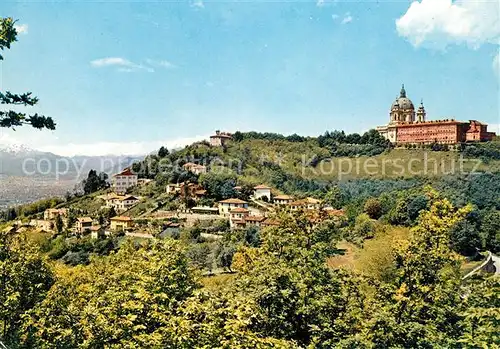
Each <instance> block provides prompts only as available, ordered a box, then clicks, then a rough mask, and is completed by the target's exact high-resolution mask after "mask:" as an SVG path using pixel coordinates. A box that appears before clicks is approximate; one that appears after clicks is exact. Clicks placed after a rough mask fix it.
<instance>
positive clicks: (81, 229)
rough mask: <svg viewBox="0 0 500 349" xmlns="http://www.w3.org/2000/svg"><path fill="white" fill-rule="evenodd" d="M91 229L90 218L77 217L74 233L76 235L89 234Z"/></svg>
mask: <svg viewBox="0 0 500 349" xmlns="http://www.w3.org/2000/svg"><path fill="white" fill-rule="evenodd" d="M91 228H92V218H90V217H79V218H78V219H77V220H76V232H77V233H78V234H84V233H86V232H89V231H90V229H91Z"/></svg>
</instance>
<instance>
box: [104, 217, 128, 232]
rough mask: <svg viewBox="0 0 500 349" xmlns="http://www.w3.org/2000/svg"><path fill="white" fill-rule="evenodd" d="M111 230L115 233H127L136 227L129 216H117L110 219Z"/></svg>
mask: <svg viewBox="0 0 500 349" xmlns="http://www.w3.org/2000/svg"><path fill="white" fill-rule="evenodd" d="M110 222H111V226H110V229H111V230H113V231H125V230H128V229H130V228H132V227H133V226H134V221H133V220H132V218H130V217H127V216H116V217H113V218H111V219H110Z"/></svg>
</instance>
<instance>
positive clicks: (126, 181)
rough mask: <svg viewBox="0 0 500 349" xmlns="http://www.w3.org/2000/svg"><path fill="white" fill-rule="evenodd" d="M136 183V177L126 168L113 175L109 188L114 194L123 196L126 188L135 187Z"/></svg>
mask: <svg viewBox="0 0 500 349" xmlns="http://www.w3.org/2000/svg"><path fill="white" fill-rule="evenodd" d="M137 181H138V176H137V175H136V174H135V173H133V172H132V170H130V168H126V169H124V170H123V171H122V172H120V173H117V174H115V175H113V177H112V179H111V186H112V188H113V190H114V191H115V193H117V194H125V192H126V191H127V189H128V188H130V187H134V186H136V185H137Z"/></svg>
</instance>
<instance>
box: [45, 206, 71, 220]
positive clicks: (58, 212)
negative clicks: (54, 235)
mask: <svg viewBox="0 0 500 349" xmlns="http://www.w3.org/2000/svg"><path fill="white" fill-rule="evenodd" d="M57 216H61V218H66V217H68V209H66V208H48V209H46V210H45V212H43V219H45V220H47V221H51V220H53V219H56V218H57Z"/></svg>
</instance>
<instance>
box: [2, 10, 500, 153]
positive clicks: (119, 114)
mask: <svg viewBox="0 0 500 349" xmlns="http://www.w3.org/2000/svg"><path fill="white" fill-rule="evenodd" d="M498 6H499V5H498V2H495V1H492V2H482V3H477V2H471V1H465V0H463V1H461V2H454V3H451V1H449V0H423V2H416V3H414V4H412V3H411V2H406V1H398V2H371V1H363V2H352V1H344V2H343V1H336V2H332V1H328V0H324V1H319V2H316V1H310V2H306V1H300V2H299V1H286V2H285V1H283V2H264V1H260V2H238V1H234V2H230V1H218V2H210V1H204V2H201V1H197V2H188V1H185V2H167V3H161V2H147V3H145V4H144V3H139V2H127V1H121V2H112V1H107V2H86V3H85V2H83V1H80V2H76V1H71V2H48V1H46V2H38V3H37V2H30V3H20V2H7V3H5V2H2V3H1V4H0V15H2V16H12V17H14V18H16V19H18V20H19V22H18V26H19V27H18V28H19V31H20V34H19V36H18V40H19V41H18V42H17V43H15V44H14V45H13V46H12V49H11V50H10V51H8V52H5V60H4V61H3V62H2V63H0V69H1V80H0V88H1V89H2V90H10V91H13V92H22V91H33V92H34V93H35V94H36V95H37V96H38V97H39V98H40V104H39V106H38V107H37V108H36V109H33V111H34V112H35V111H36V112H41V113H44V114H46V115H50V116H52V117H53V118H54V119H55V120H56V122H57V124H58V127H57V130H56V131H54V132H48V131H43V132H40V131H36V130H28V129H23V130H17V131H10V130H1V131H0V132H1V134H0V143H4V144H6V143H25V144H28V145H29V146H31V147H33V148H37V149H43V150H49V151H53V152H55V153H59V154H64V155H72V154H75V153H85V154H92V155H94V154H105V153H141V152H147V151H150V150H153V149H155V148H157V147H159V145H160V144H167V145H169V146H174V145H176V144H183V143H186V142H190V141H192V140H194V139H198V138H203V137H206V136H208V135H209V134H211V133H212V132H213V131H214V130H215V129H221V130H227V131H236V130H258V131H273V132H280V133H284V134H290V133H294V132H297V133H299V134H303V135H317V134H320V133H323V132H324V131H325V130H332V129H344V130H346V131H348V132H362V131H365V130H367V129H370V128H373V127H375V126H377V125H380V124H384V123H386V122H387V120H388V112H389V110H388V109H389V107H390V105H391V103H392V101H393V100H394V98H395V97H396V96H397V94H398V93H399V89H400V87H401V83H405V86H406V90H407V93H408V95H409V97H410V98H411V99H413V101H414V103H416V104H417V103H418V102H419V101H420V99H421V98H423V99H424V105H425V106H426V109H427V112H428V118H430V119H443V118H451V117H454V118H456V119H460V120H467V119H479V120H481V121H484V122H487V123H489V124H491V125H492V127H493V130H495V131H497V132H498V124H500V121H499V118H500V116H499V110H500V109H499V108H500V106H499V103H500V102H499V75H498V56H497V55H498V47H499V46H498V43H499V40H500V35H499V33H500V24H499V18H498V17H499V13H500V12H499V8H498ZM495 11H496V12H495ZM495 59H496V62H497V63H496V65H495V63H494V62H495Z"/></svg>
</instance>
